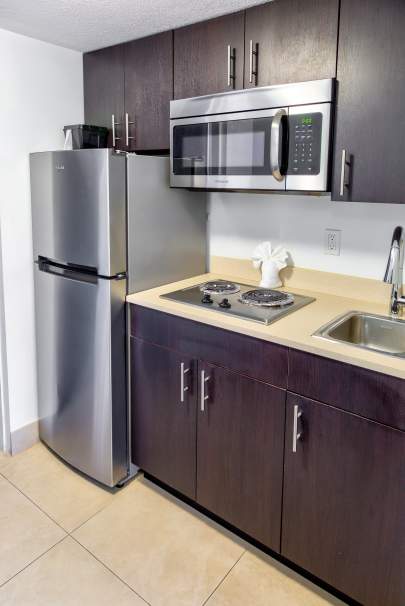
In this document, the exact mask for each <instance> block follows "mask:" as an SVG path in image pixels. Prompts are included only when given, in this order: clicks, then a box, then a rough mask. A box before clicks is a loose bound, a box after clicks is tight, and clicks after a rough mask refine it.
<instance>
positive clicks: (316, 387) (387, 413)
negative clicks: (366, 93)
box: [288, 349, 405, 431]
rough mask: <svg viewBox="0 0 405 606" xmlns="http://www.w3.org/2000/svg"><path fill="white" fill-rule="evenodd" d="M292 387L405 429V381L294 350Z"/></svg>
mask: <svg viewBox="0 0 405 606" xmlns="http://www.w3.org/2000/svg"><path fill="white" fill-rule="evenodd" d="M289 359H290V369H289V377H288V389H289V390H290V391H293V392H295V393H298V394H301V395H303V396H306V397H308V398H312V399H314V400H318V401H322V402H325V403H326V404H332V405H333V406H336V407H338V408H342V409H344V410H347V411H349V412H353V413H355V414H358V415H361V416H363V417H366V418H368V419H371V420H373V421H378V422H379V423H384V424H385V425H390V426H392V427H395V428H397V429H401V430H402V431H405V381H404V380H402V379H397V378H396V377H390V376H389V375H384V374H381V373H378V372H373V371H371V370H367V369H365V368H359V367H357V366H352V365H350V364H344V363H343V362H337V361H336V360H329V359H328V358H323V357H320V356H315V355H312V354H307V353H304V352H301V351H297V350H294V349H291V350H290V355H289Z"/></svg>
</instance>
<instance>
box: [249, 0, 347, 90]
mask: <svg viewBox="0 0 405 606" xmlns="http://www.w3.org/2000/svg"><path fill="white" fill-rule="evenodd" d="M338 20H339V0H274V1H273V2H267V3H266V4H262V5H259V6H255V7H252V8H249V9H247V10H246V32H245V88H249V87H252V86H268V85H271V84H284V83H288V82H301V81H305V80H320V79H322V78H334V77H335V76H336V51H337V37H338Z"/></svg>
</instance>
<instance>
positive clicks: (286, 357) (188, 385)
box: [131, 305, 405, 606]
mask: <svg viewBox="0 0 405 606" xmlns="http://www.w3.org/2000/svg"><path fill="white" fill-rule="evenodd" d="M131 385H132V391H131V399H132V402H131V411H132V415H131V428H132V459H133V462H134V463H135V464H136V465H138V466H139V467H140V468H141V469H143V470H144V471H145V472H147V473H149V474H150V475H151V476H153V477H155V478H157V479H158V480H160V481H161V482H163V483H165V484H167V485H168V486H169V487H171V488H173V489H175V490H176V491H178V492H179V493H181V494H184V495H185V496H187V497H188V498H189V499H192V500H193V501H195V502H196V503H198V504H199V505H201V506H203V507H204V508H205V509H206V510H208V511H210V512H212V513H213V514H215V515H216V516H218V517H219V518H221V519H223V520H224V521H226V522H227V523H229V524H231V525H232V526H234V527H235V528H237V529H239V530H240V531H242V532H243V533H245V534H246V535H248V536H250V537H252V538H253V539H255V540H256V541H258V542H259V543H261V544H263V545H264V546H265V547H267V548H269V549H271V550H272V551H274V552H277V553H279V554H281V555H282V556H283V557H285V558H286V559H287V560H289V561H291V562H293V563H294V564H296V565H298V566H300V567H301V568H302V569H303V570H306V571H308V572H309V573H311V574H313V575H314V576H316V577H318V578H319V579H320V580H322V581H324V582H325V583H327V584H329V585H330V586H331V587H333V588H335V589H337V590H338V591H340V592H342V593H344V594H346V595H347V596H349V597H350V598H352V599H354V600H356V601H357V602H358V603H360V604H364V606H382V605H384V606H403V604H405V574H404V570H405V381H403V380H401V379H396V378H393V377H389V376H386V375H382V374H379V373H375V372H371V371H368V370H364V369H361V368H357V367H354V366H351V365H348V364H343V363H340V362H336V361H333V360H329V359H326V358H322V357H319V356H314V355H311V354H306V353H304V352H299V351H296V350H291V349H288V348H286V347H282V346H280V345H277V344H273V343H269V342H267V341H262V340H259V339H255V338H252V337H249V336H245V335H241V334H239V333H235V332H231V331H226V330H222V329H220V328H216V327H214V326H209V325H205V324H200V323H198V322H194V321H191V320H186V319H183V318H180V317H177V316H173V315H169V314H166V313H162V312H159V311H155V310H152V309H147V308H144V307H140V306H136V305H131Z"/></svg>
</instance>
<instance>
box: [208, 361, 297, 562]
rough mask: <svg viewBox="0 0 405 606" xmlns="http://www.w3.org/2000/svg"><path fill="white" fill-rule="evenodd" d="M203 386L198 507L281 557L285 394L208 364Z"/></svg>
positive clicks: (280, 390)
mask: <svg viewBox="0 0 405 606" xmlns="http://www.w3.org/2000/svg"><path fill="white" fill-rule="evenodd" d="M199 382H200V393H199V403H198V404H199V405H198V424H197V427H198V429H197V502H198V503H199V504H200V505H202V506H204V507H205V508H207V509H209V510H210V511H212V512H213V513H215V514H216V515H218V516H220V517H221V518H223V519H224V520H226V521H227V522H229V523H231V524H233V525H234V526H236V527H237V528H239V529H240V530H242V531H243V532H245V533H247V534H249V535H250V536H251V537H253V538H255V539H257V540H258V541H260V542H262V543H263V544H264V545H267V546H268V547H270V548H271V549H273V550H274V551H277V552H279V551H280V529H281V498H282V482H283V478H282V474H283V448H284V422H285V394H286V392H285V390H282V389H278V388H276V387H272V386H271V385H267V384H266V383H261V382H260V381H256V380H254V379H250V378H247V377H245V376H243V375H240V374H237V373H234V372H230V371H228V370H225V369H223V368H220V367H218V366H213V365H211V364H207V363H205V362H204V363H200V364H199ZM204 398H205V399H204Z"/></svg>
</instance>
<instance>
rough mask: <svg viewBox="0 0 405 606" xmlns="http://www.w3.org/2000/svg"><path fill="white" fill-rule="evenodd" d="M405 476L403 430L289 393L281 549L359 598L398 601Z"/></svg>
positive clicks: (403, 583)
mask: <svg viewBox="0 0 405 606" xmlns="http://www.w3.org/2000/svg"><path fill="white" fill-rule="evenodd" d="M294 417H295V420H294ZM294 431H295V435H296V437H297V438H298V439H297V440H295V441H294ZM294 442H295V444H296V448H294V447H293V445H294ZM294 450H295V452H294ZM404 477H405V435H404V433H402V432H401V431H398V430H396V429H392V428H390V427H386V426H384V425H380V424H379V423H375V422H374V421H369V420H367V419H364V418H362V417H359V416H356V415H353V414H350V413H347V412H345V411H342V410H338V409H336V408H333V407H331V406H327V405H326V404H321V403H319V402H315V401H312V400H307V399H305V398H302V397H300V396H295V395H292V394H289V395H288V399H287V423H286V440H285V459H284V492H283V522H282V529H283V531H282V542H281V553H282V555H283V556H285V557H286V558H288V559H289V560H291V561H292V562H295V563H296V564H298V565H299V566H301V567H302V568H305V569H306V570H308V571H309V572H311V573H312V574H314V575H316V576H317V577H319V578H320V579H323V580H324V581H326V582H327V583H329V584H330V585H332V586H333V587H335V588H336V589H338V590H340V591H342V592H343V593H345V594H346V595H349V596H350V597H352V598H354V599H355V600H357V601H358V602H360V604H367V606H382V605H383V604H384V606H400V604H403V603H404V595H405V576H404V566H405V551H404V536H405V516H404V511H405V491H404V487H403V482H404Z"/></svg>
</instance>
